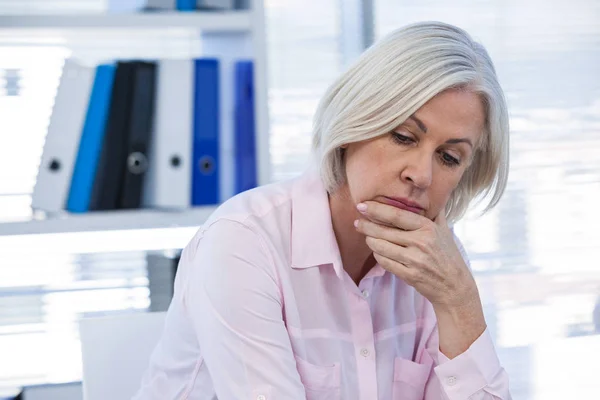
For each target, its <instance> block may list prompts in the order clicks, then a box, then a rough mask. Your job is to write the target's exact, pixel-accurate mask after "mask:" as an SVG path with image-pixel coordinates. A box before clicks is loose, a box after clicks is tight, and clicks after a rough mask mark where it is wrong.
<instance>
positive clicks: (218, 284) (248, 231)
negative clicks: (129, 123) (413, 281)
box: [135, 170, 511, 400]
mask: <svg viewBox="0 0 600 400" xmlns="http://www.w3.org/2000/svg"><path fill="white" fill-rule="evenodd" d="M438 349H439V347H438V332H437V325H436V318H435V315H434V312H433V308H432V305H431V303H430V302H429V301H428V300H426V299H425V298H424V297H422V296H421V295H420V294H419V293H417V292H416V291H415V290H414V289H413V288H412V287H411V286H408V285H407V284H406V283H404V282H403V281H402V280H400V279H399V278H397V277H396V276H394V275H393V274H391V273H389V272H387V271H385V270H384V269H383V268H381V267H380V266H379V265H376V266H375V267H374V268H373V269H372V270H371V271H370V272H369V273H368V274H367V276H365V277H364V278H363V279H362V281H361V282H360V284H359V285H358V286H357V285H356V284H355V283H354V282H353V281H352V279H351V278H350V277H349V275H348V274H347V273H346V272H345V271H344V268H343V266H342V263H341V258H340V254H339V250H338V246H337V242H336V239H335V235H334V232H333V229H332V225H331V215H330V210H329V202H328V199H327V193H326V191H325V189H324V187H323V185H322V183H321V180H320V179H319V176H318V174H317V173H316V172H315V171H314V170H311V171H308V172H307V173H305V174H304V175H302V176H301V177H299V178H297V179H294V180H291V181H287V182H282V183H276V184H272V185H268V186H263V187H260V188H258V189H255V190H252V191H249V192H245V193H243V194H241V195H238V196H236V197H234V198H232V199H230V200H229V201H227V202H226V203H225V204H223V205H222V206H221V207H219V209H218V210H217V211H215V213H213V215H212V216H211V217H210V218H209V220H208V221H207V222H206V223H205V224H204V225H203V226H202V228H200V230H199V231H198V233H197V234H196V235H195V236H194V238H193V239H192V240H191V242H190V243H189V244H188V245H187V246H186V248H185V249H184V251H183V253H182V257H181V262H180V264H179V269H178V273H177V278H176V281H175V295H174V298H173V301H172V303H171V306H170V308H169V311H168V313H167V318H166V326H165V330H164V333H163V336H162V339H161V341H160V343H159V344H158V346H157V348H156V349H155V351H154V353H153V355H152V359H151V362H150V366H149V368H148V370H147V372H146V374H145V376H144V378H143V382H142V387H141V388H140V391H139V393H138V394H137V395H136V397H135V399H157V400H158V399H161V400H167V399H198V400H204V399H214V398H218V399H219V400H270V399H273V400H280V399H286V400H292V399H298V400H299V399H311V400H313V399H314V400H317V399H344V400H352V399H360V400H375V399H380V400H390V399H392V400H396V399H398V400H399V399H402V400H415V399H423V398H425V399H427V400H433V399H436V400H437V399H450V400H454V399H456V400H459V399H460V400H465V399H471V400H475V399H477V400H479V399H510V398H511V397H510V393H509V385H508V376H507V374H506V372H505V371H504V369H503V368H502V367H501V365H500V363H499V361H498V357H497V355H496V352H495V349H494V345H493V343H492V341H491V338H490V335H489V333H488V332H487V331H486V332H485V333H483V335H482V336H481V337H479V338H478V339H477V340H476V341H475V343H473V345H472V346H471V347H470V348H469V349H468V350H467V351H466V352H465V353H463V354H461V355H459V356H458V357H456V358H454V359H452V360H449V359H448V358H446V357H445V356H444V355H443V354H442V353H440V352H439V350H438Z"/></svg>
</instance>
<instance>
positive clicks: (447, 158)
mask: <svg viewBox="0 0 600 400" xmlns="http://www.w3.org/2000/svg"><path fill="white" fill-rule="evenodd" d="M441 156H442V162H443V163H444V165H446V166H448V167H458V166H459V165H460V160H459V159H458V158H456V157H454V156H452V155H450V154H449V153H446V152H442V153H441Z"/></svg>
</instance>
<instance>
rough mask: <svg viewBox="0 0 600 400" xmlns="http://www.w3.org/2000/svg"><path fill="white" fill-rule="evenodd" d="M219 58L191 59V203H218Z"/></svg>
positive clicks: (197, 204) (196, 204)
mask: <svg viewBox="0 0 600 400" xmlns="http://www.w3.org/2000/svg"><path fill="white" fill-rule="evenodd" d="M219 122H220V107H219V61H218V60H217V59H213V58H200V59H196V60H194V122H193V124H194V125H193V129H194V139H193V140H194V144H193V153H192V154H193V155H192V201H191V204H192V205H193V206H199V205H212V204H217V203H219V193H220V185H219V169H220V168H219V147H220V146H219Z"/></svg>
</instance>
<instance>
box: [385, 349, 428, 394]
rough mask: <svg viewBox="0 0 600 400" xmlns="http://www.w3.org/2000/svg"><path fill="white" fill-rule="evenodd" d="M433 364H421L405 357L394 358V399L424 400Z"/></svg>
mask: <svg viewBox="0 0 600 400" xmlns="http://www.w3.org/2000/svg"><path fill="white" fill-rule="evenodd" d="M430 373H431V365H427V364H419V363H416V362H414V361H411V360H407V359H405V358H401V357H396V359H395V360H394V385H393V388H392V399H393V400H422V399H423V397H424V395H425V385H426V384H427V380H428V379H429V374H430Z"/></svg>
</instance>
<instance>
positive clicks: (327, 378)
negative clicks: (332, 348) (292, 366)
mask: <svg viewBox="0 0 600 400" xmlns="http://www.w3.org/2000/svg"><path fill="white" fill-rule="evenodd" d="M296 367H297V368H298V374H299V375H300V380H301V381H302V384H303V385H304V390H305V391H306V400H338V399H341V395H340V393H341V387H340V385H341V376H340V375H341V374H340V364H339V363H335V364H333V365H330V366H321V365H315V364H311V363H309V362H308V361H305V360H303V359H301V358H299V357H298V356H296Z"/></svg>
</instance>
